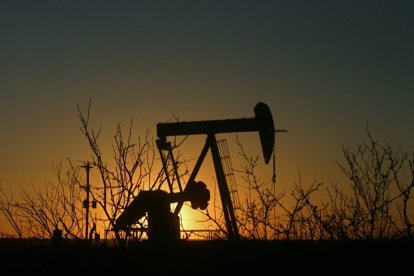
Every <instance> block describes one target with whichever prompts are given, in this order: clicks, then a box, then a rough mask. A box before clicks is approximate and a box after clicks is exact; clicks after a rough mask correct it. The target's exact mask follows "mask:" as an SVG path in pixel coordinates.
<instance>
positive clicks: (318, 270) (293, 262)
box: [1, 240, 414, 275]
mask: <svg viewBox="0 0 414 276" xmlns="http://www.w3.org/2000/svg"><path fill="white" fill-rule="evenodd" d="M413 245H414V241H413V240H360V241H327V240H325V241H242V242H228V241H180V242H177V243H173V244H154V243H151V242H148V241H141V242H137V243H131V244H129V245H128V246H127V247H124V248H121V247H115V246H110V245H108V244H106V245H104V244H99V245H89V246H86V245H79V244H78V245H75V244H69V243H62V244H53V243H47V242H44V241H43V242H39V241H37V242H36V241H22V240H20V241H18V240H2V241H1V253H2V254H1V256H2V257H1V267H2V271H12V272H15V273H16V274H23V273H24V274H27V273H30V274H32V273H35V274H36V275H44V274H47V275H52V274H53V275H62V274H65V275H68V274H71V275H150V274H152V275H223V274H228V275H264V274H266V275H280V274H281V273H289V274H292V275H299V274H304V273H307V274H311V275H321V274H323V275H338V274H339V275H407V272H408V274H409V272H410V271H412V270H413V266H412V258H413V249H414V246H413Z"/></svg>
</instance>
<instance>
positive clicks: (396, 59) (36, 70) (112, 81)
mask: <svg viewBox="0 0 414 276" xmlns="http://www.w3.org/2000/svg"><path fill="white" fill-rule="evenodd" d="M413 8H414V4H413V2H412V1H292V0H290V1H7V2H6V1H3V2H2V3H0V33H1V43H0V95H1V98H0V128H1V133H2V134H1V137H2V138H1V142H2V143H1V146H0V181H1V183H2V184H3V185H12V186H13V185H15V184H24V185H25V183H28V182H29V181H30V179H36V181H38V179H39V178H40V179H41V178H42V176H43V174H45V175H46V173H45V171H47V170H36V169H30V170H29V169H24V168H39V167H41V168H44V167H50V166H51V163H52V162H53V161H58V160H61V159H62V158H65V157H70V158H73V159H74V160H85V159H87V158H89V156H90V155H89V154H88V153H87V144H86V141H84V139H83V138H82V135H81V133H80V131H79V129H78V125H79V122H78V118H77V114H76V104H77V103H80V104H81V105H82V106H86V105H87V102H88V100H89V98H91V97H92V101H93V108H92V113H93V117H92V119H93V122H94V124H96V126H102V127H103V134H102V135H103V136H104V137H108V140H110V139H111V138H112V135H113V134H114V130H115V126H116V123H117V122H125V123H128V122H129V120H130V119H131V118H134V119H135V121H136V128H137V129H136V130H137V132H140V133H143V132H144V130H146V129H148V128H154V126H155V124H156V123H157V122H164V121H172V120H174V117H178V118H179V119H181V120H187V121H190V120H204V119H227V118H239V117H250V116H253V115H254V113H253V107H254V105H255V104H256V103H257V102H258V101H263V102H265V103H267V104H268V105H269V107H270V108H271V110H272V113H273V116H274V120H275V122H276V127H277V128H286V129H288V131H289V132H288V133H286V134H281V135H280V136H278V138H277V145H276V147H277V159H278V165H277V166H278V167H277V170H278V175H279V176H280V178H279V180H280V182H281V183H282V184H281V185H286V187H287V185H290V184H292V182H293V181H295V180H297V172H298V171H300V172H301V174H302V175H303V176H304V179H308V180H309V181H311V180H313V179H320V180H323V181H326V182H329V181H332V182H335V181H337V179H338V176H339V175H341V173H340V171H339V168H338V167H337V165H336V164H335V160H338V159H339V160H340V159H341V157H342V155H341V146H342V145H344V146H354V145H355V144H356V143H357V142H359V141H361V140H363V139H365V138H366V126H367V125H368V126H369V128H370V130H371V132H372V134H373V136H374V137H376V138H377V140H379V141H380V142H383V143H384V144H386V143H391V144H393V145H395V146H396V147H399V146H402V149H403V151H407V152H413V150H414V139H413V138H414V131H413V128H412V125H413V124H412V119H413V115H412V105H413V100H414V99H413V98H414V96H413V90H414V89H413V88H414V80H413V75H414V34H413V30H414V19H413V18H414V17H413V16H412V14H413ZM153 133H154V136H155V129H153ZM105 135H106V136H105ZM243 137H245V138H243ZM240 138H241V140H242V142H244V143H246V144H248V145H250V149H252V154H257V155H260V154H261V151H260V148H254V147H256V146H258V145H257V143H258V140H257V139H256V137H255V136H249V135H246V136H242V135H240ZM232 139H233V136H230V137H229V140H230V141H233V140H232ZM243 139H244V140H243ZM104 142H105V141H104ZM109 143H110V141H108V144H107V145H108V150H111V149H110V144H109ZM234 155H237V153H234ZM234 163H235V164H236V165H237V162H234ZM22 168H23V169H22ZM16 169H18V170H16ZM35 175H36V178H35ZM38 177H39V178H38ZM269 177H270V173H269Z"/></svg>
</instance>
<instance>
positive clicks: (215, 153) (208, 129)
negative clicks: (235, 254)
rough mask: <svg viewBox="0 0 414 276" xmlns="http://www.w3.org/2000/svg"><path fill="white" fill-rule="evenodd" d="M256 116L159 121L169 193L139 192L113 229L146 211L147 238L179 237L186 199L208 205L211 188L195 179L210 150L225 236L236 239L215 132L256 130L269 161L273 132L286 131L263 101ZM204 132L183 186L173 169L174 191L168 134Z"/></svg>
mask: <svg viewBox="0 0 414 276" xmlns="http://www.w3.org/2000/svg"><path fill="white" fill-rule="evenodd" d="M254 113H255V117H253V118H240V119H225V120H206V121H190V122H174V123H158V124H157V137H158V139H157V140H156V144H157V147H158V150H159V153H160V156H161V160H162V162H163V169H164V171H165V172H166V178H167V182H168V185H169V190H170V192H169V193H168V192H166V191H164V190H160V189H159V190H151V191H141V192H140V193H139V194H138V195H137V196H136V197H135V199H134V200H133V201H132V202H131V204H130V205H128V206H127V208H126V209H125V210H124V212H123V213H121V215H120V216H119V217H118V218H117V219H116V222H115V229H116V230H122V229H128V228H129V227H131V226H132V225H133V224H135V223H136V222H137V221H139V220H140V219H141V218H142V217H144V216H145V215H146V214H147V215H148V239H149V240H155V241H170V240H179V239H180V225H179V216H178V215H179V213H180V210H181V208H182V206H183V204H184V202H185V201H190V202H191V207H192V208H193V209H197V208H198V209H201V210H204V209H206V208H207V207H208V202H209V200H210V191H209V190H208V189H207V185H206V184H205V183H203V182H201V181H196V180H195V178H196V176H197V173H198V172H199V170H200V167H201V165H202V163H203V161H204V159H205V157H206V155H207V153H208V151H209V150H211V154H212V160H213V163H214V169H215V173H216V178H217V183H218V188H219V193H220V197H221V202H222V207H223V212H224V218H225V222H226V227H227V238H228V239H229V240H239V239H240V234H239V230H238V227H237V221H236V217H235V214H234V207H233V202H232V200H231V197H230V192H229V188H228V184H227V182H226V177H225V173H224V169H223V165H222V162H221V159H220V152H219V149H218V146H217V139H216V134H218V133H233V132H254V131H257V132H258V133H259V138H260V142H261V146H262V151H263V156H264V161H265V163H266V164H268V163H269V161H270V158H271V156H272V154H273V148H274V144H275V132H285V131H286V130H277V129H275V126H274V122H273V117H272V114H271V111H270V109H269V107H268V105H266V104H265V103H263V102H259V103H257V104H256V106H255V107H254ZM183 135H185V136H187V135H207V138H206V142H205V144H204V147H203V149H202V150H201V153H200V155H199V157H198V160H197V162H196V164H195V166H194V169H193V171H192V173H191V175H190V177H189V179H188V181H187V184H186V185H185V187H184V189H183V187H182V185H181V182H180V181H179V177H178V171H177V168H176V167H175V166H174V171H175V175H176V179H177V183H178V188H179V192H177V193H175V192H173V185H172V183H171V180H170V179H169V173H168V171H167V165H166V164H167V160H166V158H165V155H164V153H163V152H164V151H168V154H167V158H171V160H172V161H173V162H172V163H173V164H175V162H174V156H173V152H172V147H171V143H170V142H168V141H167V137H169V136H183ZM171 203H177V204H176V207H175V209H174V211H171V208H170V204H171Z"/></svg>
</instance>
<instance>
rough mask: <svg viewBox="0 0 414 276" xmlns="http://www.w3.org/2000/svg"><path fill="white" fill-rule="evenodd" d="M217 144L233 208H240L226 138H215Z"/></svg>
mask: <svg viewBox="0 0 414 276" xmlns="http://www.w3.org/2000/svg"><path fill="white" fill-rule="evenodd" d="M217 146H218V149H219V153H220V159H221V163H222V165H223V170H224V176H225V177H226V182H227V185H228V189H229V193H230V196H231V198H232V201H233V209H234V210H238V209H240V200H239V194H238V192H237V184H236V180H235V177H234V171H233V166H232V164H231V158H230V151H229V148H228V145H227V140H226V139H221V140H217Z"/></svg>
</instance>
